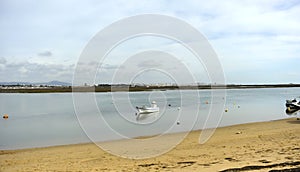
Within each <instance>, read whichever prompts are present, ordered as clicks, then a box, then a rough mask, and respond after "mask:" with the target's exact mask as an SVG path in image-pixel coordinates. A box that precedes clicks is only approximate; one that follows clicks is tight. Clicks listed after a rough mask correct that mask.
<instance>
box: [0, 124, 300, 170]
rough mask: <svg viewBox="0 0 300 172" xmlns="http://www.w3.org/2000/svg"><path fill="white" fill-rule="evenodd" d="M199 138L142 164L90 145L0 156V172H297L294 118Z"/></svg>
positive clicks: (298, 135) (299, 133) (299, 135)
mask: <svg viewBox="0 0 300 172" xmlns="http://www.w3.org/2000/svg"><path fill="white" fill-rule="evenodd" d="M200 132H201V131H194V132H191V133H190V134H189V135H188V136H187V137H186V138H185V139H184V141H183V142H182V143H180V144H179V145H177V146H176V147H175V148H174V149H172V150H171V151H169V152H168V153H166V154H163V155H161V156H158V157H155V158H149V159H142V160H133V159H126V158H121V157H118V156H114V155H111V154H109V153H107V152H104V151H103V150H101V149H100V148H99V147H97V146H96V145H95V144H76V145H65V146H54V147H46V148H34V149H23V150H10V151H0V171H272V170H273V171H276V170H279V169H290V170H291V169H294V171H297V170H298V171H300V120H296V118H289V119H284V120H278V121H269V122H260V123H251V124H241V125H235V126H229V127H223V128H218V129H217V130H216V132H215V133H214V135H213V136H212V137H211V139H210V140H209V141H208V142H206V143H205V144H199V143H198V139H199V134H200ZM174 135H175V134H174ZM168 137H172V135H171V136H168ZM120 142H122V141H120ZM108 144H109V142H108Z"/></svg>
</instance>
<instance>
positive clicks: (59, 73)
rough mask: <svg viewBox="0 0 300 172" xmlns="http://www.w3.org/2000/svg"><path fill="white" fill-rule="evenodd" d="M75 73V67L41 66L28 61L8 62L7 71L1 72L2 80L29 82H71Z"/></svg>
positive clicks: (60, 65) (0, 78) (0, 77)
mask: <svg viewBox="0 0 300 172" xmlns="http://www.w3.org/2000/svg"><path fill="white" fill-rule="evenodd" d="M0 67H1V65H0ZM73 71H74V65H65V64H39V63H33V62H28V61H22V62H7V63H6V64H5V70H0V80H1V81H29V82H40V81H51V80H61V81H67V82H70V81H71V80H72V77H73Z"/></svg>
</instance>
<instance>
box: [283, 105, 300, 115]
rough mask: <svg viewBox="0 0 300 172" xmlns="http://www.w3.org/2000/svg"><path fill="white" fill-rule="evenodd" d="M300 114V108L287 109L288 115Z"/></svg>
mask: <svg viewBox="0 0 300 172" xmlns="http://www.w3.org/2000/svg"><path fill="white" fill-rule="evenodd" d="M298 112H300V108H289V107H287V108H286V110H285V113H286V114H287V115H297V114H298Z"/></svg>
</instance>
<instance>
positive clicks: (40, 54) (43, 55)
mask: <svg viewBox="0 0 300 172" xmlns="http://www.w3.org/2000/svg"><path fill="white" fill-rule="evenodd" d="M52 55H53V54H52V52H51V51H43V52H40V53H38V56H40V57H51V56H52Z"/></svg>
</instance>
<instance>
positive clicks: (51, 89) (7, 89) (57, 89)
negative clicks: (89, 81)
mask: <svg viewBox="0 0 300 172" xmlns="http://www.w3.org/2000/svg"><path fill="white" fill-rule="evenodd" d="M294 87H300V84H253V85H251V84H245V85H244V84H239V85H235V84H229V85H198V86H189V85H186V86H131V85H126V84H120V85H100V86H76V87H72V86H48V87H26V86H25V87H17V86H14V87H12V86H2V87H0V93H68V92H117V91H120V92H122V91H130V92H137V91H153V90H178V89H180V90H196V89H199V90H203V89H251V88H294Z"/></svg>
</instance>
